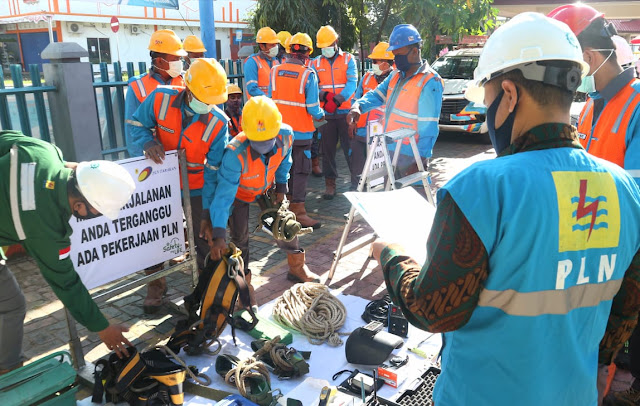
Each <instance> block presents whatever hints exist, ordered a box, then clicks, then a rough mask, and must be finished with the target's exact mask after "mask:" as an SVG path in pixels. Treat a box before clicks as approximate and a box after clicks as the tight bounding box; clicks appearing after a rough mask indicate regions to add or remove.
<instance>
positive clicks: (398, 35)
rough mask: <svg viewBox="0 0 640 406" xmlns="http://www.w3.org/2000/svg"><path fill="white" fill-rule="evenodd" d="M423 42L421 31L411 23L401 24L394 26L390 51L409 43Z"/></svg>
mask: <svg viewBox="0 0 640 406" xmlns="http://www.w3.org/2000/svg"><path fill="white" fill-rule="evenodd" d="M419 42H422V37H420V33H419V32H418V30H416V27H414V26H413V25H411V24H400V25H396V26H395V27H393V32H392V33H391V37H389V51H394V50H396V49H400V48H402V47H406V46H407V45H412V44H417V43H419Z"/></svg>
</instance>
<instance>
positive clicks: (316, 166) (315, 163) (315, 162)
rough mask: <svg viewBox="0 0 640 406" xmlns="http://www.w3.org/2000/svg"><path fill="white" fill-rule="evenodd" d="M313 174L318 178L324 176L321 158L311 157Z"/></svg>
mask: <svg viewBox="0 0 640 406" xmlns="http://www.w3.org/2000/svg"><path fill="white" fill-rule="evenodd" d="M311 174H312V175H313V176H315V177H316V178H319V177H321V176H322V169H320V158H318V157H316V158H311Z"/></svg>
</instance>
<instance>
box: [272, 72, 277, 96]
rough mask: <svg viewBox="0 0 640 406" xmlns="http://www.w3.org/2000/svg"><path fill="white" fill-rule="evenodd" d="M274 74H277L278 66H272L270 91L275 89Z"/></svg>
mask: <svg viewBox="0 0 640 406" xmlns="http://www.w3.org/2000/svg"><path fill="white" fill-rule="evenodd" d="M276 76H278V67H277V66H276V67H274V68H273V71H272V72H271V93H273V92H275V91H276Z"/></svg>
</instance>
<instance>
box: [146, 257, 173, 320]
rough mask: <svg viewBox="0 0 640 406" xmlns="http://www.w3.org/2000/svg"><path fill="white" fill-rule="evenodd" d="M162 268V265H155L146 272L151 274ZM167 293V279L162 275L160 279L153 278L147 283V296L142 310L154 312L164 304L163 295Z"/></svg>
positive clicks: (149, 312) (147, 312)
mask: <svg viewBox="0 0 640 406" xmlns="http://www.w3.org/2000/svg"><path fill="white" fill-rule="evenodd" d="M161 269H162V265H160V266H158V267H154V268H153V269H147V270H145V271H144V273H145V274H147V275H151V274H154V273H156V272H158V271H159V270H161ZM166 293H167V280H166V279H165V278H164V277H162V278H160V279H156V280H153V281H151V282H149V283H148V284H147V297H146V298H145V299H144V303H143V304H142V310H143V311H144V313H145V314H154V313H156V312H157V311H158V310H160V308H161V307H162V304H163V300H162V299H163V297H164V295H165V294H166Z"/></svg>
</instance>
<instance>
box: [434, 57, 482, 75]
mask: <svg viewBox="0 0 640 406" xmlns="http://www.w3.org/2000/svg"><path fill="white" fill-rule="evenodd" d="M476 66H478V57H470V56H460V57H457V56H443V57H442V58H440V59H438V60H437V61H435V62H434V63H433V65H432V68H433V69H434V70H435V71H436V72H438V74H439V75H440V76H441V77H442V78H443V79H468V80H471V79H473V70H474V69H475V68H476Z"/></svg>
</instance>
